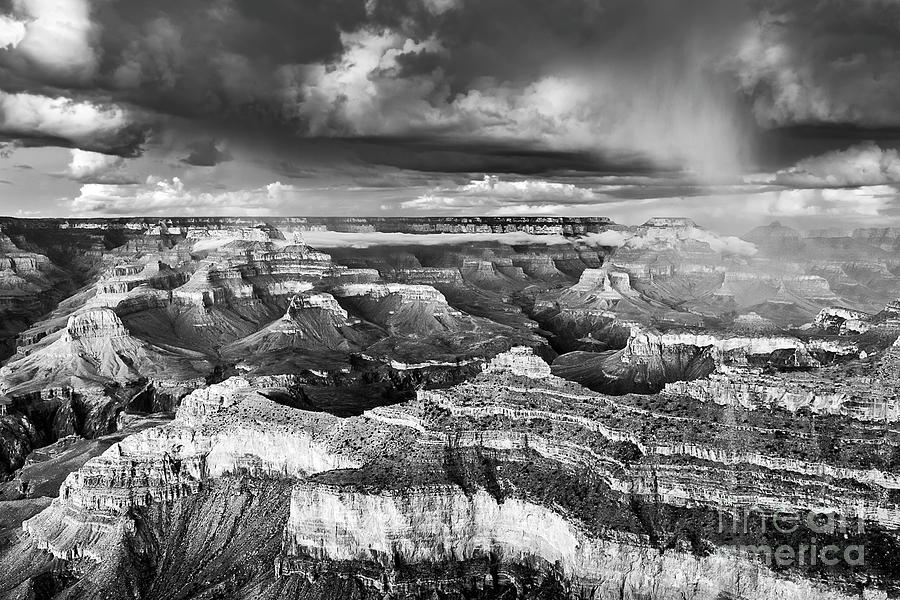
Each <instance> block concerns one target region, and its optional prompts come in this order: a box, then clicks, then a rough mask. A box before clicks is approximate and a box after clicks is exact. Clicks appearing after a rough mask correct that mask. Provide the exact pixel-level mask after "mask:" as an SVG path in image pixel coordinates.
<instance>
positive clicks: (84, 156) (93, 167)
mask: <svg viewBox="0 0 900 600" xmlns="http://www.w3.org/2000/svg"><path fill="white" fill-rule="evenodd" d="M71 153H72V158H71V159H70V160H69V166H68V167H67V170H66V173H67V174H68V175H69V177H71V178H73V179H76V180H79V181H85V182H88V181H90V182H118V181H121V180H122V179H123V176H122V173H121V170H122V167H123V166H124V165H125V159H124V158H122V157H121V156H111V155H108V154H101V153H99V152H90V151H86V150H79V149H77V148H75V149H73V150H71Z"/></svg>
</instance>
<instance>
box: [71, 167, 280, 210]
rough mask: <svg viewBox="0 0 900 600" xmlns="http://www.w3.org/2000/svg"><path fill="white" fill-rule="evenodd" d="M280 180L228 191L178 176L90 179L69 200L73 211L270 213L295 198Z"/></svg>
mask: <svg viewBox="0 0 900 600" xmlns="http://www.w3.org/2000/svg"><path fill="white" fill-rule="evenodd" d="M296 193H297V190H296V189H295V188H293V187H292V186H289V185H284V184H282V183H280V182H275V183H271V184H269V185H266V186H263V187H260V188H253V189H245V190H232V191H225V192H208V191H199V190H192V189H189V188H188V187H187V186H185V184H184V182H183V181H182V180H181V179H179V178H178V177H173V178H171V179H162V178H158V177H152V176H151V177H148V178H147V180H146V181H145V182H144V183H141V184H101V183H89V184H85V185H83V186H81V192H80V194H79V196H78V197H77V198H75V199H74V200H72V201H71V202H70V203H69V207H70V209H71V210H72V211H73V212H74V213H83V214H106V215H173V214H180V215H269V214H277V212H278V210H279V209H280V208H283V206H284V205H285V204H286V203H288V202H290V201H291V200H293V199H295V198H296Z"/></svg>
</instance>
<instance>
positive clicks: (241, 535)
mask: <svg viewBox="0 0 900 600" xmlns="http://www.w3.org/2000/svg"><path fill="white" fill-rule="evenodd" d="M307 238H310V239H311V238H315V239H317V240H320V242H319V244H318V245H317V246H316V247H313V246H312V245H311V244H309V243H308V242H307ZM898 240H900V236H897V235H895V234H893V233H891V231H889V230H857V231H853V232H847V234H846V235H841V236H837V235H835V234H824V233H821V232H820V233H816V232H811V233H804V232H799V231H795V230H793V229H789V228H787V227H783V226H781V225H778V224H773V225H771V226H767V227H761V228H757V229H755V230H753V231H750V232H748V233H747V234H746V235H745V236H744V237H743V238H735V237H727V236H721V235H718V234H716V233H714V232H712V231H708V230H706V229H704V228H702V227H699V226H697V225H696V224H695V223H693V222H692V221H690V220H687V219H680V218H656V219H651V220H650V221H648V222H647V223H645V224H644V225H641V226H637V227H628V226H622V225H618V224H615V223H613V222H611V221H610V220H608V219H603V218H585V219H578V218H527V217H522V218H475V217H472V218H422V219H365V218H358V219H324V218H323V219H313V218H281V219H278V218H276V219H265V220H260V219H249V218H247V219H243V218H173V219H165V220H162V221H160V220H159V219H143V218H136V219H110V220H99V219H96V220H17V219H0V356H2V360H3V364H2V367H0V407H2V410H3V412H2V415H0V575H3V577H2V578H0V598H109V597H115V598H135V599H150V598H183V599H188V598H196V599H200V598H247V599H250V598H368V597H378V598H381V597H391V598H407V597H409V598H435V597H439V598H516V597H518V598H535V599H537V598H597V599H605V598H610V599H612V598H618V599H634V600H638V599H648V598H652V599H670V598H671V599H676V598H677V599H684V598H691V599H696V600H700V599H709V600H722V599H725V598H729V599H732V598H734V599H737V598H741V599H760V600H763V599H766V600H768V599H771V598H783V599H785V600H787V599H794V598H799V599H803V598H810V599H812V598H828V599H839V598H840V599H842V598H863V597H864V598H887V597H895V596H896V595H897V594H898V593H900V578H898V577H897V568H896V565H897V564H900V534H898V529H900V494H898V489H900V429H898V427H897V423H898V421H900V400H898V391H900V389H898V388H900V376H898V371H897V369H898V367H900V342H898V341H897V339H898V336H900V246H898V244H900V241H898ZM785 515H789V516H791V515H792V516H794V517H797V519H798V522H799V523H800V525H798V527H796V528H794V529H790V530H788V529H785V528H781V527H777V526H775V525H777V523H776V521H777V520H778V519H779V518H784V516H785ZM809 515H817V516H822V515H841V516H842V517H845V518H846V520H852V522H853V527H852V528H850V529H839V528H832V529H828V528H821V527H818V526H817V525H816V523H814V522H812V521H809V520H807V519H806V517H807V516H809ZM735 519H743V520H744V525H745V526H743V527H739V528H736V527H732V521H733V520H735ZM748 524H749V525H748ZM813 538H815V540H816V541H815V543H816V544H818V547H819V548H824V547H826V546H828V547H829V548H833V549H834V552H837V553H838V554H839V555H840V556H842V557H844V558H842V559H841V560H840V561H839V562H838V563H837V564H835V565H829V566H825V565H823V564H822V563H821V561H820V562H815V561H812V560H809V556H811V554H809V552H810V550H809V544H810V543H811V541H810V540H812V539H813ZM803 545H806V548H807V550H806V552H807V554H808V555H809V556H807V560H803V559H799V560H798V559H797V556H795V560H793V562H787V563H773V562H772V561H771V560H769V559H767V556H766V555H765V552H761V551H760V549H765V548H772V549H775V548H782V547H788V548H791V549H792V551H793V552H795V553H802V552H804V551H802V550H799V548H800V547H803ZM859 549H864V554H865V556H864V560H863V561H861V562H858V561H856V560H850V559H848V558H847V557H848V556H850V554H852V553H853V552H856V551H858V550H859ZM813 553H814V552H813ZM768 558H771V557H768Z"/></svg>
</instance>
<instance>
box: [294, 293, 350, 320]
mask: <svg viewBox="0 0 900 600" xmlns="http://www.w3.org/2000/svg"><path fill="white" fill-rule="evenodd" d="M310 309H319V310H324V311H326V312H329V313H332V314H334V315H335V316H337V317H339V318H340V319H341V320H342V321H346V320H347V318H348V315H347V311H346V310H344V309H343V308H342V307H341V305H340V304H338V301H337V300H336V299H335V297H334V296H332V295H331V294H326V293H324V292H319V293H303V294H297V295H296V296H294V297H293V298H291V302H290V304H289V305H288V309H287V312H286V313H285V317H287V318H290V319H293V318H295V317H297V316H298V314H299V313H300V312H302V311H304V310H310Z"/></svg>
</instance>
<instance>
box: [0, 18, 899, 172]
mask: <svg viewBox="0 0 900 600" xmlns="http://www.w3.org/2000/svg"><path fill="white" fill-rule="evenodd" d="M0 11H2V12H4V13H6V14H7V15H8V16H7V17H4V18H5V20H4V21H0V48H3V49H2V50H0V90H2V91H0V134H2V135H3V136H4V137H6V138H7V139H21V140H23V141H24V142H25V143H27V144H30V145H35V144H51V145H63V146H72V147H78V148H82V149H88V150H93V151H99V152H105V153H113V154H120V155H128V156H132V155H135V154H138V153H139V152H140V151H141V148H142V147H143V146H145V145H147V144H153V143H159V139H161V137H162V136H163V133H164V132H165V135H168V136H176V137H177V136H178V134H179V132H180V131H182V130H186V129H189V130H190V132H191V135H192V136H194V139H196V137H197V134H198V133H202V134H203V136H205V137H206V139H216V140H222V141H226V140H227V142H228V144H229V146H232V145H235V144H240V143H241V141H240V140H241V139H242V138H243V137H246V136H249V135H251V134H252V135H259V132H263V135H266V134H268V135H271V137H272V139H273V140H276V139H277V140H279V141H278V142H277V143H275V142H274V141H273V147H275V148H280V147H281V145H282V142H281V141H280V140H281V139H282V138H283V137H285V136H287V137H290V136H294V137H295V138H296V137H317V136H318V137H322V136H324V137H339V138H344V139H345V140H346V141H347V143H349V144H352V143H353V140H358V141H359V143H358V144H357V147H356V148H355V149H354V150H353V151H352V152H351V154H353V155H354V156H355V157H356V158H357V159H358V160H360V161H362V162H366V163H370V164H380V165H388V166H396V167H402V168H413V169H420V170H423V171H429V172H472V171H502V172H519V173H542V172H552V171H561V170H566V169H576V170H592V171H604V170H606V169H610V170H616V169H620V170H621V169H624V170H635V169H640V168H643V167H644V166H645V165H655V166H665V167H683V166H687V167H690V168H692V169H694V170H696V171H698V172H702V173H706V174H710V173H712V174H715V173H719V172H729V173H730V172H739V171H740V170H742V169H743V168H745V167H746V165H748V164H750V163H752V162H758V161H759V159H760V158H772V157H777V160H776V159H775V158H773V159H772V160H775V162H776V164H774V165H773V169H775V168H780V167H783V166H785V165H786V164H793V162H796V160H799V159H800V158H802V157H803V156H805V155H809V154H812V153H813V152H809V153H804V151H803V150H800V147H801V146H803V144H797V150H795V151H792V152H787V151H785V152H784V153H783V154H784V158H783V160H784V161H789V162H779V161H782V158H781V155H782V152H781V149H782V148H785V147H792V146H791V144H793V142H792V141H791V140H793V139H795V138H794V137H791V136H787V137H785V136H780V135H771V134H767V133H765V130H766V129H769V128H776V129H778V128H791V127H796V126H806V127H812V128H816V131H818V129H817V128H819V127H821V126H823V125H829V126H838V127H850V126H853V127H858V128H873V127H874V128H884V127H900V104H898V103H897V102H896V101H895V99H896V98H897V97H898V94H900V60H898V59H900V35H898V34H900V31H898V30H900V4H898V3H897V2H893V1H888V0H864V1H860V0H852V1H851V0H829V1H810V0H760V1H751V0H747V1H744V0H736V1H734V2H722V1H721V0H662V1H660V0H558V1H555V2H547V1H546V0H306V1H303V2H298V1H296V0H270V1H267V2H258V1H255V0H215V1H213V2H204V3H195V2H184V1H182V0H178V1H176V0H161V1H159V2H152V3H150V2H145V1H143V0H141V1H139V0H120V1H116V2H99V3H92V2H89V1H88V0H13V1H9V0H6V1H3V2H0ZM61 14H64V15H65V18H64V19H60V18H59V15H61ZM185 125H188V127H185ZM816 131H814V132H813V134H812V136H811V137H812V138H813V139H818V138H819V137H821V136H827V135H829V134H827V133H821V136H820V134H819V133H816ZM372 139H377V140H379V143H378V144H372V143H371V141H370V140H372ZM859 139H866V138H865V137H864V136H860V138H858V139H855V140H851V143H850V144H847V145H851V144H852V143H853V142H855V141H858V140H859ZM784 140H787V141H784ZM192 144H193V145H192ZM201 146H202V147H201ZM201 146H198V145H196V143H195V142H193V143H192V142H191V141H190V138H187V137H186V138H185V140H183V141H182V143H181V144H180V146H179V144H173V148H174V147H179V150H178V152H179V154H176V155H175V156H177V157H178V158H179V159H183V160H184V161H185V162H187V163H189V164H193V165H206V166H211V165H215V164H217V163H219V162H221V161H222V160H226V159H227V156H226V154H225V153H224V152H223V151H222V149H221V148H222V147H224V146H222V147H219V146H216V145H215V144H213V143H212V142H209V143H205V142H204V144H203V145H201ZM814 146H815V144H809V145H808V146H804V147H805V148H808V149H810V150H812V149H813V147H814ZM837 148H838V145H837V144H831V145H828V146H827V147H824V146H823V147H822V148H818V150H821V151H823V152H824V151H830V150H834V149H837ZM272 154H273V155H274V154H276V152H273V153H272ZM795 155H796V156H795ZM272 160H273V161H274V160H277V157H273V158H272Z"/></svg>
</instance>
